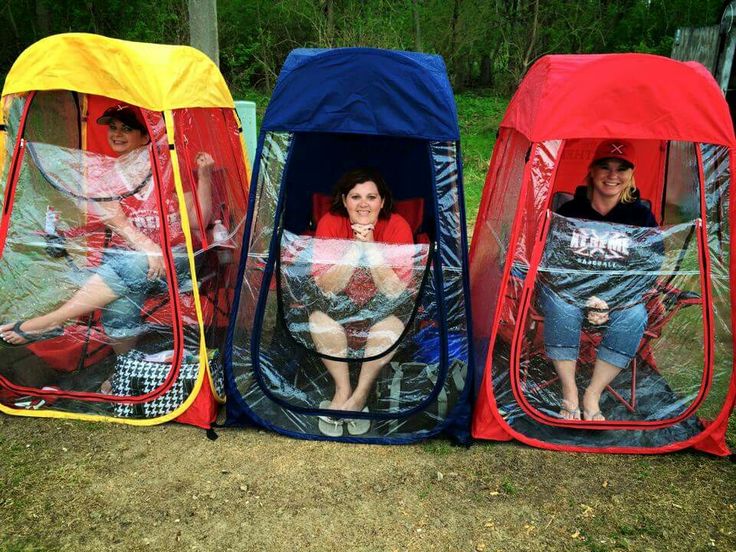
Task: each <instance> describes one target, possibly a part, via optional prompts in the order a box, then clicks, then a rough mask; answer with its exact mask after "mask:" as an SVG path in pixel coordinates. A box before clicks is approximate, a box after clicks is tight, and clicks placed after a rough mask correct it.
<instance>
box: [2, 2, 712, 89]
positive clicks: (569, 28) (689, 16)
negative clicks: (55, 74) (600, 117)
mask: <svg viewBox="0 0 736 552" xmlns="http://www.w3.org/2000/svg"><path fill="white" fill-rule="evenodd" d="M721 8H722V1H721V0H616V1H614V0H340V1H338V0H220V1H219V2H218V3H217V10H218V36H219V40H220V60H221V69H222V71H223V74H224V75H225V78H226V79H227V81H228V82H229V83H230V84H231V86H233V87H234V88H236V89H246V88H250V87H256V88H259V89H261V90H264V91H270V90H271V89H272V88H273V86H274V84H275V81H276V77H277V76H278V73H279V70H280V68H281V65H282V64H283V62H284V59H285V58H286V56H287V55H288V53H289V52H290V51H291V50H292V49H294V48H300V47H326V48H328V47H340V46H371V47H379V48H392V49H401V50H419V51H425V52H431V53H438V54H441V55H442V56H443V57H444V59H445V62H446V64H447V67H448V72H449V74H450V78H451V80H452V83H453V85H454V87H455V89H456V90H463V89H468V88H470V89H477V88H485V89H490V90H492V92H493V93H495V94H501V95H508V94H509V93H510V92H511V91H513V90H514V89H515V87H516V86H517V84H518V82H519V80H520V79H521V78H522V76H523V75H524V73H525V72H526V71H527V70H528V68H529V67H530V66H531V64H532V63H534V61H536V60H537V59H538V58H539V57H541V56H543V55H545V54H550V53H601V52H628V51H636V52H649V53H655V54H661V55H668V54H669V53H670V51H671V48H672V42H673V37H674V34H675V31H676V30H677V28H680V27H692V26H703V25H713V24H716V23H717V22H718V18H719V16H720V10H721ZM0 21H2V23H3V28H4V29H5V30H6V32H5V34H4V37H3V41H2V43H0V75H2V74H4V73H5V72H7V70H8V69H9V68H10V65H11V64H12V62H13V61H14V60H15V58H16V57H17V56H18V54H19V53H20V52H21V51H22V50H23V49H24V48H26V47H27V46H28V45H30V44H31V43H33V42H35V41H36V40H39V39H40V38H42V37H44V36H47V35H49V34H54V33H59V32H70V31H77V32H93V33H99V34H103V35H107V36H112V37H117V38H124V39H128V40H139V41H145V42H157V43H172V44H186V43H188V41H189V25H188V10H187V1H186V0H159V1H158V2H155V3H152V2H144V1H141V0H108V1H106V2H91V1H90V0H85V1H83V2H80V1H79V0H77V1H74V0H60V1H54V2H52V1H51V0H9V1H8V2H5V3H4V5H3V4H0Z"/></svg>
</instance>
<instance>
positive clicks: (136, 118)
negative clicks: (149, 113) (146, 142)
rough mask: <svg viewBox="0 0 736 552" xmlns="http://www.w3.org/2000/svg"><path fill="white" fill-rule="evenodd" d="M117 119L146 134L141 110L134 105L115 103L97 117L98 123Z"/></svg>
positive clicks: (106, 122)
mask: <svg viewBox="0 0 736 552" xmlns="http://www.w3.org/2000/svg"><path fill="white" fill-rule="evenodd" d="M113 119H114V120H118V121H120V122H121V123H123V124H124V125H127V126H129V127H130V128H134V129H136V130H140V131H141V132H144V133H146V134H148V130H147V129H146V125H145V124H144V123H143V115H142V114H141V110H140V109H138V108H137V107H135V106H132V105H128V104H117V105H113V106H111V107H108V108H107V109H106V110H105V112H104V113H103V114H102V115H101V116H100V117H99V118H98V119H97V124H99V125H109V124H110V121H112V120H113Z"/></svg>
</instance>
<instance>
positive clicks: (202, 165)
mask: <svg viewBox="0 0 736 552" xmlns="http://www.w3.org/2000/svg"><path fill="white" fill-rule="evenodd" d="M194 162H195V163H196V164H197V171H198V172H199V174H202V172H208V173H209V172H212V169H213V167H214V166H215V160H214V159H212V156H211V155H210V154H209V153H207V152H206V151H200V152H199V153H198V154H197V155H196V156H195V157H194Z"/></svg>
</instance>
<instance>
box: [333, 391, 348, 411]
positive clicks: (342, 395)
mask: <svg viewBox="0 0 736 552" xmlns="http://www.w3.org/2000/svg"><path fill="white" fill-rule="evenodd" d="M351 392H352V391H351V390H350V389H348V390H347V391H338V390H335V395H334V396H333V397H332V400H331V401H330V407H329V408H330V410H345V403H346V402H347V401H349V400H350V395H351Z"/></svg>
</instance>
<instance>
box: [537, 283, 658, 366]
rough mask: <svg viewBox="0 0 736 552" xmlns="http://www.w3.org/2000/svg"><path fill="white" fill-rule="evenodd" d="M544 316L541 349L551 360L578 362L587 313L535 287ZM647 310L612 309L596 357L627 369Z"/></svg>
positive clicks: (639, 305)
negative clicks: (581, 332)
mask: <svg viewBox="0 0 736 552" xmlns="http://www.w3.org/2000/svg"><path fill="white" fill-rule="evenodd" d="M537 290H538V296H539V305H540V307H541V309H542V312H543V314H544V349H545V352H546V354H547V357H549V358H550V359H551V360H577V359H578V353H579V349H580V331H581V330H582V327H583V320H584V317H585V316H586V310H585V309H584V308H582V307H580V306H577V305H573V304H570V303H568V302H567V301H565V300H564V299H562V298H561V297H560V296H559V295H558V294H556V293H555V292H554V291H552V290H551V289H549V288H548V287H547V286H544V285H539V286H537ZM647 319H648V315H647V310H646V308H645V306H644V305H643V304H642V303H637V304H634V305H631V306H628V307H625V308H620V309H612V310H610V311H609V318H608V322H607V323H606V324H603V325H601V326H600V328H601V331H602V333H603V337H602V339H601V343H600V345H599V346H598V352H597V355H598V358H599V359H601V360H603V361H604V362H608V363H609V364H612V365H613V366H616V367H617V368H626V367H627V366H628V364H629V362H630V361H631V359H632V358H633V357H634V355H635V354H636V351H637V350H638V348H639V342H640V341H641V338H642V336H643V335H644V330H645V329H646V327H647Z"/></svg>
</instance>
